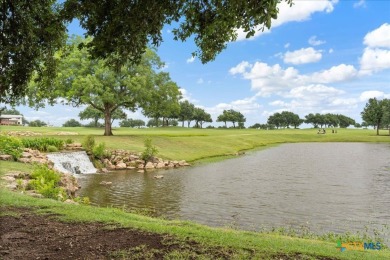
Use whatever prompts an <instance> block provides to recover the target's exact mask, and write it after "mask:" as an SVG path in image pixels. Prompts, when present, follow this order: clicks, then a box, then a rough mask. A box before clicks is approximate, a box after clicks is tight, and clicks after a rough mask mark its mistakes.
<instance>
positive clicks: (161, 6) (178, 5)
mask: <svg viewBox="0 0 390 260" xmlns="http://www.w3.org/2000/svg"><path fill="white" fill-rule="evenodd" d="M281 1H284V2H287V3H289V4H290V5H291V4H292V0H264V1H258V0H247V1H235V0H227V1H219V0H204V1H191V0H178V1H171V0H159V1H155V0H144V1H128V0H116V1H112V0H101V1H95V0H64V1H56V0H42V1H14V0H4V1H2V4H0V14H1V15H0V31H1V33H0V41H1V49H0V62H1V63H0V69H1V73H0V103H1V102H3V103H4V102H12V101H13V102H15V101H16V100H17V99H18V98H20V97H22V96H24V94H25V93H24V92H25V90H26V86H27V83H28V82H29V80H30V76H31V74H32V72H33V71H35V70H36V71H39V73H40V74H42V75H51V76H53V75H54V71H55V68H56V66H55V60H54V59H52V56H53V53H54V52H55V51H56V50H57V49H58V48H59V47H61V46H62V45H63V42H64V34H65V32H66V25H67V23H69V22H71V21H72V20H73V19H74V18H78V19H79V21H80V26H81V27H82V28H83V29H84V30H85V31H86V33H85V34H86V35H87V36H92V37H93V40H92V41H90V42H88V43H82V44H81V45H80V47H82V46H87V47H90V48H88V50H89V52H90V54H91V55H92V56H93V57H94V58H99V59H107V60H106V62H105V63H106V64H114V65H115V66H119V65H124V64H128V62H129V61H130V62H131V63H132V64H134V63H139V62H140V61H141V60H142V57H143V53H144V52H145V51H146V46H147V45H148V44H151V45H154V46H158V45H159V44H160V43H161V42H162V31H163V30H162V29H163V27H164V25H165V24H173V25H176V28H174V29H173V30H172V32H173V34H174V39H176V40H180V41H185V40H186V39H188V38H191V39H194V41H195V44H196V46H197V49H196V50H194V52H193V54H194V55H196V56H198V57H199V59H200V60H201V61H202V62H203V63H205V62H208V61H210V60H213V59H214V58H215V56H216V55H217V54H218V53H219V52H221V51H222V50H223V49H224V48H225V47H226V44H227V43H228V42H230V41H234V40H235V39H236V38H237V29H238V28H240V29H242V30H243V31H244V32H245V33H246V36H247V37H250V36H253V35H254V34H255V32H256V31H257V30H261V29H264V28H265V27H266V28H270V27H271V21H272V19H276V18H277V14H278V7H277V5H278V4H279V3H280V2H281ZM216 32H218V33H216ZM42 63H45V64H46V66H44V68H45V70H43V69H42V68H41V65H42ZM46 78H47V79H51V78H52V77H46ZM46 84H48V85H51V82H50V80H48V82H46ZM38 86H39V87H42V85H38Z"/></svg>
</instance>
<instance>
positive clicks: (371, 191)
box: [79, 143, 390, 233]
mask: <svg viewBox="0 0 390 260" xmlns="http://www.w3.org/2000/svg"><path fill="white" fill-rule="evenodd" d="M156 174H158V175H164V178H163V179H155V178H153V176H154V175H156ZM101 181H110V182H112V185H110V186H103V185H100V184H99V183H100V182H101ZM79 183H80V184H81V186H82V189H81V190H80V195H81V196H88V197H89V198H90V200H91V202H92V203H93V204H96V205H99V206H115V207H125V208H132V209H134V208H136V209H149V210H153V211H155V212H156V214H157V215H160V216H164V217H166V218H169V219H183V220H193V221H196V222H199V223H202V224H207V225H211V226H235V227H239V228H241V229H247V230H259V229H262V228H270V227H280V226H283V227H292V228H302V227H305V228H309V229H310V230H311V231H313V232H319V233H322V232H330V231H332V232H345V231H359V230H360V231H362V230H364V229H365V226H368V227H369V228H381V227H382V226H383V225H386V224H390V144H372V143H299V144H283V145H280V146H278V147H272V148H268V149H266V150H263V151H258V152H253V153H251V154H247V155H245V156H241V157H237V158H235V159H230V160H226V161H223V162H218V163H211V164H207V165H202V166H196V167H189V168H180V169H170V170H160V171H153V172H147V173H144V174H143V173H137V172H134V171H127V172H126V171H118V172H112V173H107V174H93V175H85V176H83V177H82V178H80V179H79Z"/></svg>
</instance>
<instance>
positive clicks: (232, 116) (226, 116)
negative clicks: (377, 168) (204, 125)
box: [217, 109, 246, 128]
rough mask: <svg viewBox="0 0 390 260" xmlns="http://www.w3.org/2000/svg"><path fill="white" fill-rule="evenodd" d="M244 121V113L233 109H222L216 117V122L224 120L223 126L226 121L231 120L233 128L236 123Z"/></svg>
mask: <svg viewBox="0 0 390 260" xmlns="http://www.w3.org/2000/svg"><path fill="white" fill-rule="evenodd" d="M245 121H246V118H245V117H244V115H243V114H241V112H239V111H235V110H233V109H229V110H224V111H223V112H222V114H221V115H219V116H218V118H217V122H224V123H225V127H227V126H226V122H232V124H233V127H234V128H235V127H236V123H244V122H245Z"/></svg>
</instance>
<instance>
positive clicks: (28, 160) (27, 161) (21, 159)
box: [18, 158, 31, 163]
mask: <svg viewBox="0 0 390 260" xmlns="http://www.w3.org/2000/svg"><path fill="white" fill-rule="evenodd" d="M18 161H19V162H22V163H29V162H30V161H31V160H30V159H29V158H19V159H18Z"/></svg>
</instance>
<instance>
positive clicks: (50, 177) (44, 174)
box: [28, 164, 67, 199]
mask: <svg viewBox="0 0 390 260" xmlns="http://www.w3.org/2000/svg"><path fill="white" fill-rule="evenodd" d="M30 177H31V179H32V180H31V181H30V182H29V186H28V187H29V188H30V189H34V190H36V191H37V192H38V193H40V194H42V195H43V196H44V197H46V198H51V199H58V198H59V197H60V198H63V199H66V198H67V195H66V192H65V190H64V189H63V188H62V187H60V186H59V182H60V179H61V175H60V173H58V172H56V171H54V170H52V169H50V168H49V167H48V166H47V165H45V164H40V165H35V166H34V169H33V171H32V173H31V175H30Z"/></svg>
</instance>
